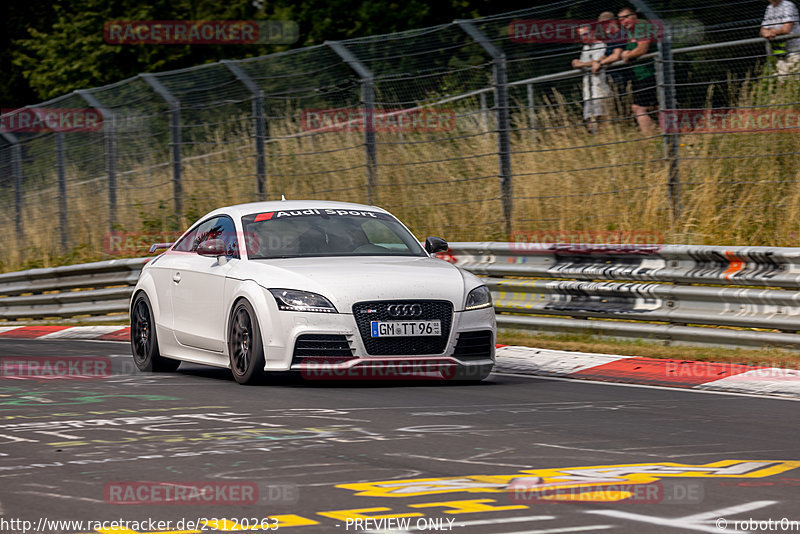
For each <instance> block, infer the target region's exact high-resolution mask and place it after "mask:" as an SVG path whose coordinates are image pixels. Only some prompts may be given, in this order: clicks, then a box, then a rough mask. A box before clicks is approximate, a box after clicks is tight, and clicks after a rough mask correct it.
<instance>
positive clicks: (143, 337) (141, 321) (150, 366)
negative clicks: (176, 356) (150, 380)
mask: <svg viewBox="0 0 800 534" xmlns="http://www.w3.org/2000/svg"><path fill="white" fill-rule="evenodd" d="M131 352H132V353H133V362H134V363H135V364H136V367H138V368H139V370H140V371H145V372H158V371H174V370H175V369H177V368H178V366H179V365H180V364H181V362H180V360H171V359H169V358H164V357H163V356H161V353H160V352H159V351H158V338H157V337H156V323H155V321H154V320H153V309H152V307H151V306H150V299H148V298H147V295H145V294H144V293H139V294H138V295H136V298H135V299H134V300H133V306H131Z"/></svg>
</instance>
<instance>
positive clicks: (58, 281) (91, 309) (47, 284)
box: [0, 258, 150, 320]
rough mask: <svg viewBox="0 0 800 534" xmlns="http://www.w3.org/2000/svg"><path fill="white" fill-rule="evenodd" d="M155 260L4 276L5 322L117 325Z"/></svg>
mask: <svg viewBox="0 0 800 534" xmlns="http://www.w3.org/2000/svg"><path fill="white" fill-rule="evenodd" d="M149 260H150V258H137V259H124V260H111V261H100V262H95V263H85V264H81V265H67V266H64V267H51V268H45V269H30V270H28V271H19V272H15V273H6V274H0V320H18V319H68V318H71V317H83V318H84V319H83V320H86V318H87V317H88V318H91V319H89V320H97V319H100V320H103V319H105V320H114V319H123V320H127V316H125V317H116V318H115V317H113V316H112V317H105V316H106V315H107V314H112V313H125V312H126V311H127V310H128V301H129V299H130V296H131V291H132V290H133V286H134V285H136V281H137V280H138V279H139V273H140V272H141V270H142V266H143V265H144V264H145V263H147V262H148V261H149Z"/></svg>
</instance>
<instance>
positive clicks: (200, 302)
mask: <svg viewBox="0 0 800 534" xmlns="http://www.w3.org/2000/svg"><path fill="white" fill-rule="evenodd" d="M209 239H222V240H224V241H225V243H226V247H227V251H228V254H227V257H226V261H225V262H222V263H220V262H219V261H218V260H217V258H215V257H209V256H201V255H199V254H197V246H198V245H199V244H200V243H202V242H203V241H206V240H209ZM237 261H239V246H238V241H237V238H236V231H235V227H234V224H233V220H232V219H231V218H230V217H228V216H225V215H221V216H217V217H212V218H210V219H208V220H206V221H203V222H202V223H200V225H199V226H198V227H197V232H196V234H195V236H194V239H193V242H192V243H191V247H190V249H189V251H188V253H184V254H180V255H179V256H176V258H175V260H174V261H173V263H172V273H171V274H172V308H173V312H174V332H175V338H176V340H177V341H178V342H179V343H180V344H182V345H185V346H188V347H193V348H199V349H204V350H208V351H213V352H217V353H220V354H221V353H224V352H225V324H226V318H227V309H226V304H225V303H226V298H225V277H226V276H227V274H228V272H229V271H230V270H231V268H232V266H233V262H237Z"/></svg>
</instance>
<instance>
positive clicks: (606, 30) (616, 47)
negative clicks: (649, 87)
mask: <svg viewBox="0 0 800 534" xmlns="http://www.w3.org/2000/svg"><path fill="white" fill-rule="evenodd" d="M597 22H598V23H599V24H600V26H601V27H602V29H603V31H602V33H603V36H604V38H603V41H604V42H605V43H606V51H605V54H604V55H603V58H602V59H600V60H599V61H598V62H597V63H596V64H595V65H593V66H592V72H594V73H597V72H598V71H599V70H600V69H602V68H605V67H607V66H608V65H611V64H612V63H616V62H617V61H620V60H621V59H622V52H623V50H625V45H626V44H627V39H625V33H624V32H623V31H622V28H620V26H619V21H617V18H616V17H615V16H614V13H612V12H611V11H603V12H602V13H600V16H599V17H597ZM628 70H629V69H610V70H609V72H608V75H609V78H610V81H611V82H613V83H614V85H615V86H616V88H617V91H620V92H623V91H625V90H626V87H627V85H628V81H630V76H628Z"/></svg>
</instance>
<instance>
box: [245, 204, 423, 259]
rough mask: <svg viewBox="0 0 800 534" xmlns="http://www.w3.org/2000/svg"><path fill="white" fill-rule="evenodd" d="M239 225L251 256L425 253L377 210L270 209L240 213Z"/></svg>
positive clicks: (417, 243) (420, 254)
mask: <svg viewBox="0 0 800 534" xmlns="http://www.w3.org/2000/svg"><path fill="white" fill-rule="evenodd" d="M242 226H243V228H244V234H245V235H246V236H247V239H245V242H246V246H247V254H248V257H249V258H250V259H273V258H296V257H305V256H309V257H319V256H423V257H424V256H425V255H426V254H425V251H424V250H423V249H422V247H421V246H420V244H419V242H418V241H417V240H416V238H415V237H414V236H413V235H412V234H411V233H410V232H409V231H408V230H406V228H405V227H404V226H403V225H402V224H400V222H399V221H398V220H397V219H395V218H394V217H392V216H391V215H388V214H386V213H380V212H376V211H359V210H342V209H315V208H309V209H303V210H286V211H270V212H266V213H253V214H250V215H247V216H245V217H242Z"/></svg>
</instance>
